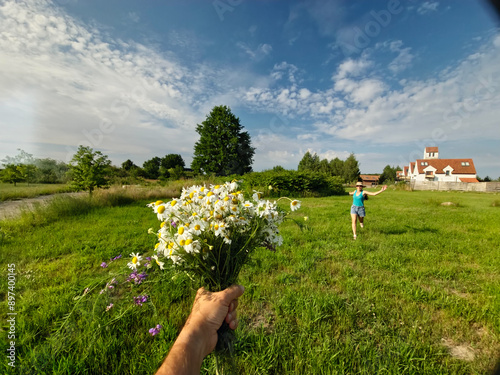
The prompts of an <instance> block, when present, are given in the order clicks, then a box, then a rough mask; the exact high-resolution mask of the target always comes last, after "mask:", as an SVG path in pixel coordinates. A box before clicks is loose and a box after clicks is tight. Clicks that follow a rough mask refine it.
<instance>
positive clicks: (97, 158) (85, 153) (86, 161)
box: [70, 146, 111, 194]
mask: <svg viewBox="0 0 500 375" xmlns="http://www.w3.org/2000/svg"><path fill="white" fill-rule="evenodd" d="M110 165H111V161H110V160H109V159H108V157H107V156H106V155H103V154H102V153H101V152H100V151H95V152H94V150H92V148H90V147H84V146H79V147H78V150H77V152H76V154H75V155H73V159H71V162H70V174H71V178H72V182H71V186H72V187H73V188H74V189H75V190H88V191H89V194H92V192H93V191H94V189H95V188H100V187H108V186H109V180H108V178H107V174H108V172H109V167H110Z"/></svg>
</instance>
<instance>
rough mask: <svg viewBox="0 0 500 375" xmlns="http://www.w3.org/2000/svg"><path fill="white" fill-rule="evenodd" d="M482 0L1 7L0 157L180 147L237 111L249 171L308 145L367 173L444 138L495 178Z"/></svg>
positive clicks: (443, 151) (495, 70) (490, 41)
mask: <svg viewBox="0 0 500 375" xmlns="http://www.w3.org/2000/svg"><path fill="white" fill-rule="evenodd" d="M498 30H499V29H498V22H497V19H496V18H495V16H494V14H492V13H491V12H490V11H489V8H488V7H487V5H486V4H485V3H481V2H476V1H451V0H450V1H416V0H407V1H398V0H385V1H342V0H332V1H319V0H316V1H315V0H308V1H278V0H275V1H265V0H261V1H250V0H215V1H213V0H210V1H195V0H192V1H186V0H183V1H180V0H179V1H163V2H160V1H131V0H126V1H123V0H120V1H118V0H113V1H109V0H108V1H102V0H100V1H97V0H85V1H83V0H59V1H54V2H51V1H45V0H26V1H1V2H0V51H2V52H1V53H2V55H1V59H0V126H1V134H0V158H3V157H4V156H5V155H11V156H12V155H15V154H16V153H17V151H16V150H17V149H18V148H21V149H23V150H25V151H28V152H30V153H33V154H34V156H35V157H52V158H55V159H58V160H62V161H65V162H68V161H69V160H70V158H71V156H72V155H73V153H74V152H75V151H76V149H77V147H78V145H79V144H84V145H87V146H91V147H93V148H94V149H97V150H100V151H102V152H103V153H105V154H107V155H108V156H109V157H110V159H111V160H112V162H113V163H114V164H115V165H120V164H121V163H122V162H123V161H125V160H126V159H131V160H132V161H134V162H135V163H136V164H138V165H142V163H143V162H144V161H145V160H147V159H150V158H152V157H153V156H160V157H161V156H164V155H166V154H169V153H179V154H181V155H182V156H183V158H184V159H185V161H186V164H188V165H189V164H190V163H191V160H192V153H193V147H194V143H195V142H196V141H197V140H198V134H197V133H196V131H195V128H196V124H198V123H201V122H202V121H203V120H204V119H205V117H206V115H207V114H208V113H209V112H210V110H211V108H213V107H214V106H215V105H221V104H224V105H228V106H230V107H231V109H232V111H233V113H234V114H235V115H236V116H238V117H239V118H240V121H241V123H242V125H243V126H244V127H245V129H246V130H247V131H248V132H249V133H250V135H251V138H252V144H253V146H254V147H256V154H255V158H254V159H255V160H254V164H253V168H254V170H263V169H266V168H271V167H273V166H275V165H281V166H283V167H285V168H296V167H297V165H298V162H299V161H300V159H301V158H302V156H303V155H304V153H305V152H306V151H310V152H316V153H317V154H318V155H319V156H320V157H321V158H327V159H333V158H335V157H339V158H341V159H345V158H346V157H347V156H348V155H349V154H350V153H351V152H354V153H355V155H356V157H357V159H358V160H359V162H360V168H361V172H362V173H380V172H381V171H382V169H383V167H384V166H385V165H387V164H389V165H394V166H395V165H400V166H403V165H407V164H408V163H409V162H410V161H414V160H415V159H417V158H421V157H422V156H423V151H424V147H425V146H438V147H439V150H440V157H442V158H473V159H474V162H475V165H476V169H477V172H478V174H479V176H481V177H485V176H486V175H489V176H490V177H493V178H498V177H499V176H500V151H499V140H500V131H499V130H498V119H499V118H500V85H499V83H500V74H499V73H500V64H499V63H498V62H499V61H500V59H499V58H500V35H499V33H498Z"/></svg>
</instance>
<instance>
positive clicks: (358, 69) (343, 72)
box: [333, 57, 373, 80]
mask: <svg viewBox="0 0 500 375" xmlns="http://www.w3.org/2000/svg"><path fill="white" fill-rule="evenodd" d="M372 64H373V63H372V62H371V61H369V60H367V58H366V57H361V58H360V59H358V60H354V59H347V60H345V61H344V62H342V63H341V64H340V65H339V67H338V69H337V74H336V75H335V76H334V77H333V79H334V80H340V79H343V78H346V77H348V76H352V77H356V76H359V75H361V74H362V73H364V72H365V71H366V70H367V69H368V68H369V67H370V66H372Z"/></svg>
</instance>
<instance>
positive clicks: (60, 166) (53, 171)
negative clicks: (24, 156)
mask: <svg viewBox="0 0 500 375" xmlns="http://www.w3.org/2000/svg"><path fill="white" fill-rule="evenodd" d="M35 165H36V171H35V181H36V182H39V183H45V184H57V183H64V182H66V181H67V180H66V179H67V172H68V170H69V167H68V165H66V164H65V163H63V162H62V161H56V160H54V159H50V158H46V159H36V160H35Z"/></svg>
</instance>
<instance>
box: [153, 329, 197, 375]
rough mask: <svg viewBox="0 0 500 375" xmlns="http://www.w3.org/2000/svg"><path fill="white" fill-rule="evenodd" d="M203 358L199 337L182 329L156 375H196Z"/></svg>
mask: <svg viewBox="0 0 500 375" xmlns="http://www.w3.org/2000/svg"><path fill="white" fill-rule="evenodd" d="M203 358H204V356H203V349H202V345H201V339H200V337H198V336H197V335H196V334H194V333H192V332H190V331H189V330H186V329H185V328H184V329H183V330H182V331H181V333H180V334H179V337H178V338H177V340H176V341H175V343H174V345H173V346H172V348H171V349H170V352H169V353H168V356H167V358H166V359H165V361H163V364H162V365H161V367H160V368H159V369H158V371H157V372H156V375H194V374H196V375H198V374H199V373H200V369H201V364H202V362H203Z"/></svg>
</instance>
